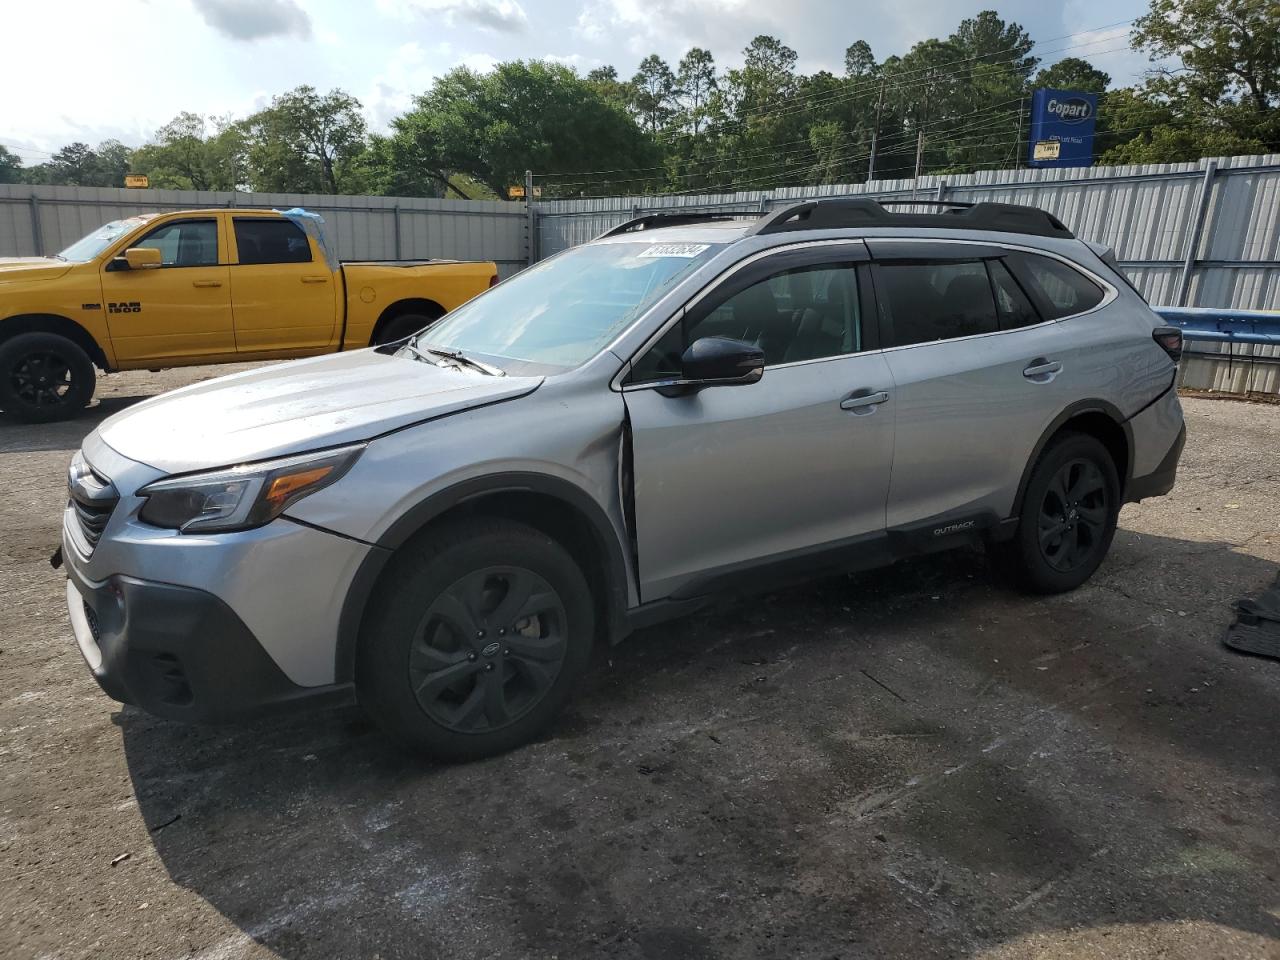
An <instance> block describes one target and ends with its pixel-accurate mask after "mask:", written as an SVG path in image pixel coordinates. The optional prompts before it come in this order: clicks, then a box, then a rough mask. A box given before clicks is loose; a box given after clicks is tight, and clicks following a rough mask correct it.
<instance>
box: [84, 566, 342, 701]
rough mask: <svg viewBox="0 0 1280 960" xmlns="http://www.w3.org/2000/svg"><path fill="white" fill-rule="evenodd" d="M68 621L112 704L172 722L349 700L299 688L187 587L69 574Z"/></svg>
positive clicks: (336, 691) (215, 606)
mask: <svg viewBox="0 0 1280 960" xmlns="http://www.w3.org/2000/svg"><path fill="white" fill-rule="evenodd" d="M67 575H68V579H67V612H68V614H69V615H70V618H71V627H72V630H73V632H74V633H75V638H76V644H77V645H78V646H79V647H80V652H81V654H83V656H84V659H85V662H86V663H87V664H88V665H89V669H90V670H91V671H92V673H93V676H94V678H95V679H96V680H97V681H98V685H99V686H101V687H102V689H103V692H105V693H106V694H107V696H109V697H111V698H112V699H113V700H118V701H120V702H121V703H128V704H133V705H134V706H138V707H141V708H142V709H144V710H146V711H147V712H148V713H153V714H156V715H157V716H161V717H169V718H173V719H180V720H195V721H220V720H235V719H243V718H246V717H251V716H256V715H260V714H263V713H268V712H273V711H276V710H281V709H287V708H289V707H294V706H302V705H306V706H323V705H338V704H341V703H347V702H351V701H352V700H353V699H354V696H353V693H352V689H351V685H350V684H331V685H326V686H319V687H302V686H299V685H298V684H295V683H294V682H293V681H291V680H290V679H289V678H288V677H287V676H285V674H284V671H282V670H281V669H280V667H279V666H278V665H277V664H276V663H275V661H274V660H272V659H271V657H270V656H268V655H267V652H266V651H265V650H264V649H263V648H262V644H260V643H259V642H258V640H257V638H256V637H254V635H253V633H252V632H251V631H250V630H249V628H248V627H247V626H245V624H244V621H242V620H241V619H240V618H239V617H238V616H236V614H235V612H234V611H233V610H232V609H231V608H230V607H229V606H227V605H226V603H224V602H223V601H222V600H220V599H218V598H217V597H215V596H214V595H213V594H211V593H207V592H205V591H203V590H198V589H196V588H194V587H181V586H175V585H173V584H167V583H156V582H153V581H148V580H140V579H137V578H134V577H124V576H113V577H110V578H109V579H108V580H106V581H105V582H104V583H101V584H97V585H95V584H92V583H90V582H88V581H87V580H85V579H84V578H83V577H82V576H81V575H80V574H79V573H78V572H77V571H76V569H75V567H74V566H72V565H70V564H69V565H68V567H67Z"/></svg>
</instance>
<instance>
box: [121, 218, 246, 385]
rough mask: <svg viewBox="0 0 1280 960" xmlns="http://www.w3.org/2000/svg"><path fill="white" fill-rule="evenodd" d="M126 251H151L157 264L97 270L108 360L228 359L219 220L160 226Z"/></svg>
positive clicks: (227, 295) (230, 334)
mask: <svg viewBox="0 0 1280 960" xmlns="http://www.w3.org/2000/svg"><path fill="white" fill-rule="evenodd" d="M129 246H130V247H151V248H154V249H156V250H159V251H160V257H161V266H160V267H158V268H155V269H150V270H130V269H128V268H127V266H125V265H124V263H123V261H122V260H121V259H117V258H113V259H110V260H108V261H107V262H106V263H105V264H104V265H103V268H102V274H101V277H102V300H103V305H104V306H105V307H106V310H107V326H108V328H109V329H110V331H111V345H112V347H113V348H114V349H115V354H116V359H117V360H118V361H120V362H121V363H122V364H131V365H140V364H141V363H144V362H147V361H163V360H175V359H182V358H187V357H214V356H219V355H233V354H234V353H235V352H236V339H235V330H234V327H233V325H232V319H231V283H230V277H229V275H228V270H227V258H226V256H225V251H226V249H227V247H226V236H225V232H224V229H223V224H222V217H221V216H219V215H217V214H213V215H211V216H203V217H183V218H181V219H177V220H167V221H165V222H164V223H162V224H160V225H159V226H157V227H155V228H154V229H152V230H151V231H150V232H148V233H147V234H146V235H144V236H143V237H142V238H141V239H140V240H135V241H133V242H131V243H130V244H129ZM118 253H120V254H123V253H124V251H123V250H120V251H118ZM157 365H158V364H157Z"/></svg>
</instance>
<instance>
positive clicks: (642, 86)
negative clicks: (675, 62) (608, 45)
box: [631, 53, 678, 135]
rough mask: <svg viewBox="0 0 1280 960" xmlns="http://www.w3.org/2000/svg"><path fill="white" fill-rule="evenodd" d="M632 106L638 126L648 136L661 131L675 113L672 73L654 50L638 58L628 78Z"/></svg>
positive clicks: (673, 78) (673, 75) (674, 91)
mask: <svg viewBox="0 0 1280 960" xmlns="http://www.w3.org/2000/svg"><path fill="white" fill-rule="evenodd" d="M631 89H632V96H631V108H632V110H634V111H635V115H636V118H637V119H638V120H639V121H640V126H641V127H642V128H644V130H646V131H647V132H648V133H649V134H650V135H654V134H656V133H658V131H659V130H663V129H665V128H666V126H667V125H668V124H669V123H670V122H671V118H672V117H673V116H675V113H676V106H677V100H676V97H677V94H678V88H677V86H676V77H675V74H673V73H672V72H671V68H670V67H669V66H667V62H666V61H665V60H663V59H662V58H661V57H660V56H658V55H657V54H656V53H651V54H649V56H647V57H645V58H644V59H643V60H641V61H640V67H639V69H638V70H636V75H635V76H634V77H632V78H631Z"/></svg>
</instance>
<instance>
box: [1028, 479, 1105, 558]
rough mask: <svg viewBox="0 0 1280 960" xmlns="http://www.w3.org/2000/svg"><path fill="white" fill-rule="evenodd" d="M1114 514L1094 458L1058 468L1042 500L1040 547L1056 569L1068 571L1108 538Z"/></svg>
mask: <svg viewBox="0 0 1280 960" xmlns="http://www.w3.org/2000/svg"><path fill="white" fill-rule="evenodd" d="M1110 515H1111V504H1110V502H1109V496H1108V489H1107V482H1106V479H1105V478H1104V477H1103V475H1102V471H1101V470H1100V469H1099V468H1098V465H1097V464H1095V463H1094V462H1092V461H1091V460H1085V459H1076V460H1071V461H1068V462H1067V463H1065V464H1063V465H1062V466H1061V467H1059V468H1058V471H1057V472H1056V473H1055V474H1054V475H1053V478H1052V479H1051V480H1050V481H1049V486H1048V489H1047V490H1045V494H1044V498H1043V499H1042V501H1041V504H1040V517H1039V524H1038V533H1039V538H1040V551H1041V553H1042V554H1043V555H1044V559H1045V561H1046V562H1048V564H1049V566H1051V567H1052V568H1053V569H1055V570H1060V571H1062V572H1063V573H1069V572H1071V571H1074V570H1077V569H1079V568H1081V567H1083V566H1084V565H1085V564H1087V563H1088V562H1089V561H1090V560H1092V559H1093V555H1094V554H1095V553H1096V552H1097V551H1098V549H1099V548H1100V547H1102V546H1103V545H1104V544H1105V542H1106V541H1107V539H1108V536H1107V522H1108V519H1109V518H1110Z"/></svg>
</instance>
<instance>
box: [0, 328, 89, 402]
mask: <svg viewBox="0 0 1280 960" xmlns="http://www.w3.org/2000/svg"><path fill="white" fill-rule="evenodd" d="M95 381H96V378H95V375H94V372H93V362H92V361H91V360H90V359H89V356H88V354H86V353H85V352H84V350H83V349H81V348H80V346H79V345H78V344H76V343H74V342H72V341H71V340H68V339H67V338H66V337H63V336H59V335H58V334H56V333H21V334H18V336H16V337H13V338H11V339H9V340H6V341H5V342H4V343H3V344H0V409H2V410H4V411H5V412H6V413H7V414H9V415H10V416H12V417H15V418H17V419H18V420H23V421H26V422H27V423H49V422H51V421H54V420H66V419H68V418H69V417H74V416H75V415H76V414H78V413H79V412H80V411H81V410H82V409H83V408H84V406H85V404H87V403H88V402H89V400H90V398H91V397H92V396H93V388H94V383H95Z"/></svg>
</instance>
